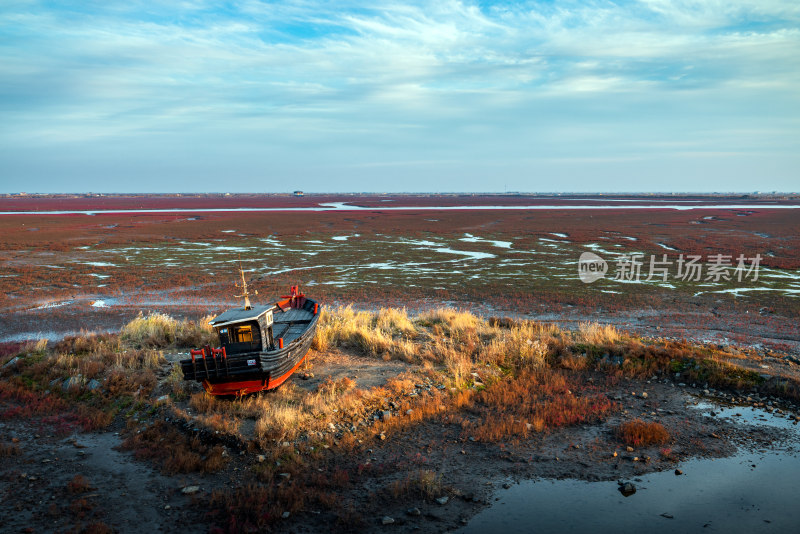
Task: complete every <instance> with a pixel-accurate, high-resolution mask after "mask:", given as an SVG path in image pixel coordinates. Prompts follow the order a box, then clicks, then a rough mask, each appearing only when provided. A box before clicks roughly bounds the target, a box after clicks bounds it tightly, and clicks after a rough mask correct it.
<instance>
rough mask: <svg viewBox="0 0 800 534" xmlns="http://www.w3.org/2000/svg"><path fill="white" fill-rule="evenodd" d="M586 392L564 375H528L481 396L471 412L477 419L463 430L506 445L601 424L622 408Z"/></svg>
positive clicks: (546, 372) (547, 372)
mask: <svg viewBox="0 0 800 534" xmlns="http://www.w3.org/2000/svg"><path fill="white" fill-rule="evenodd" d="M583 389H584V387H583V386H582V385H581V383H580V381H578V380H576V379H575V378H574V377H572V376H570V375H567V374H566V372H564V371H560V370H552V369H548V368H542V369H526V370H523V371H522V372H521V373H520V374H519V375H518V376H516V377H515V378H511V379H507V380H502V381H499V382H496V383H495V384H493V385H492V386H490V387H488V388H486V389H485V390H483V391H481V392H479V393H478V394H476V395H475V396H474V397H473V401H472V402H471V403H470V404H469V405H468V406H469V410H468V411H469V412H471V413H472V414H474V415H475V416H477V418H476V417H470V416H464V417H462V418H461V426H462V428H463V429H464V433H465V434H468V435H470V436H472V437H474V438H475V439H477V440H480V441H502V440H505V439H508V438H511V437H527V436H528V435H529V434H530V433H532V432H541V431H543V430H545V429H551V428H557V427H561V426H568V425H574V424H579V423H586V422H593V421H597V420H599V419H600V418H602V417H604V416H605V415H607V414H608V413H609V412H611V411H612V410H614V409H615V408H616V405H615V404H614V403H613V402H611V401H610V400H609V399H608V398H607V397H606V396H605V395H601V394H596V393H593V392H591V391H583Z"/></svg>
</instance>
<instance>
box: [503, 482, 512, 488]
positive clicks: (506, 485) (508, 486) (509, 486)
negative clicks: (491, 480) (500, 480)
mask: <svg viewBox="0 0 800 534" xmlns="http://www.w3.org/2000/svg"><path fill="white" fill-rule="evenodd" d="M510 488H511V484H509V483H508V482H506V483H505V484H503V489H510Z"/></svg>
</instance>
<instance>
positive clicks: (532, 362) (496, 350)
mask: <svg viewBox="0 0 800 534" xmlns="http://www.w3.org/2000/svg"><path fill="white" fill-rule="evenodd" d="M541 337H542V332H541V330H539V329H538V328H537V326H536V325H534V324H533V323H530V322H527V323H523V324H519V325H514V326H512V327H511V328H509V329H507V330H504V331H502V332H500V334H499V335H498V336H497V337H495V338H494V339H492V341H491V342H489V344H488V345H487V346H486V347H485V348H484V350H483V353H482V354H481V359H482V360H483V361H485V362H488V363H493V364H495V365H500V366H503V367H514V368H536V367H542V366H543V365H544V364H545V357H546V356H547V352H548V346H547V343H546V342H545V341H542V339H541Z"/></svg>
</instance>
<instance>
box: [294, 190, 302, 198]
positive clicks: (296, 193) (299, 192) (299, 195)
mask: <svg viewBox="0 0 800 534" xmlns="http://www.w3.org/2000/svg"><path fill="white" fill-rule="evenodd" d="M294 196H296V197H302V196H303V192H302V191H295V192H294Z"/></svg>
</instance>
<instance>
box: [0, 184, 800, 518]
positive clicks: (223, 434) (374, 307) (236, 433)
mask: <svg viewBox="0 0 800 534" xmlns="http://www.w3.org/2000/svg"><path fill="white" fill-rule="evenodd" d="M245 200H246V202H249V203H250V204H246V203H245V204H243V200H242V199H241V198H240V199H227V200H225V201H224V202H225V203H226V205H229V206H231V207H246V206H247V205H250V206H254V207H258V206H262V207H270V206H274V199H264V198H260V197H258V198H255V199H249V200H247V199H245ZM323 200H324V202H326V203H337V202H339V203H341V202H354V201H353V199H352V198H341V197H330V198H328V197H326V198H324V199H309V197H306V198H304V199H300V200H292V201H291V202H293V203H294V204H291V205H292V206H295V207H303V206H306V207H307V206H314V205H318V204H319V202H321V201H323ZM403 200H404V201H406V202H409V200H408V199H407V198H405V199H403ZM625 200H626V199H624V198H620V199H616V201H622V202H618V203H619V204H621V205H624V204H625V202H624V201H625ZM662 200H663V202H668V201H669V199H662ZM3 201H5V199H3ZM200 201H202V202H205V204H202V205H201V204H197V202H200ZM490 201H491V203H497V202H500V201H498V200H497V199H496V198H491V199H480V198H479V199H465V198H451V199H445V200H444V201H443V199H442V198H430V199H428V198H415V199H412V200H411V201H410V202H411V203H412V204H414V203H417V204H419V205H420V206H422V205H425V206H427V207H435V206H440V205H442V202H445V203H448V204H449V205H451V206H466V207H468V206H470V205H472V206H476V205H487V204H488V203H489V202H490ZM501 201H502V202H508V203H509V205H516V206H525V205H528V204H529V203H530V202H531V199H530V198H523V199H511V200H508V199H501ZM592 201H593V202H597V200H592ZM680 201H681V202H685V203H687V204H688V203H697V202H706V201H707V199H682V200H680ZM54 202H55V204H54V205H53V206H52V208H53V209H64V210H75V209H78V208H81V209H84V210H86V211H98V210H100V209H101V208H103V207H104V206H103V205H102V204H98V203H97V202H100V201H97V200H94V199H88V200H87V199H78V200H70V199H56V200H55V201H54ZM75 202H79V203H82V204H80V205H78V204H75ZM102 202H108V203H110V204H111V206H110V207H111V208H112V211H113V209H123V208H125V209H135V208H136V207H139V206H141V207H144V208H147V207H148V206H153V207H155V208H159V209H161V208H165V207H166V208H167V209H168V208H169V207H176V204H174V203H172V204H170V202H171V201H170V200H168V199H166V200H165V199H163V198H159V199H155V200H152V201H151V200H150V199H148V198H146V197H144V198H143V199H135V200H131V199H118V198H117V199H110V200H107V201H105V200H104V201H102ZM192 202H194V203H195V204H192ZM202 202H201V203H202ZM214 202H216V199H214V198H211V199H208V198H206V199H200V200H198V199H194V200H192V199H184V200H181V201H180V204H181V206H182V207H184V208H188V209H195V208H192V206H195V207H202V206H206V207H208V206H211V205H215V204H214ZM271 202H272V204H271ZM280 202H284V203H285V202H288V200H281V201H280ZM394 202H399V200H398V199H394V198H381V197H375V198H367V199H365V198H361V199H357V203H358V204H359V205H360V209H358V210H353V211H348V212H346V213H345V212H340V211H336V212H292V213H280V214H278V213H275V212H219V213H216V212H208V213H179V212H174V213H127V214H120V213H107V214H102V215H60V216H55V215H9V216H0V226H2V229H3V232H2V238H0V239H1V240H2V244H3V246H2V248H1V249H0V251H1V254H2V256H1V257H0V262H2V265H3V269H4V270H3V275H2V277H0V285H1V286H2V287H3V289H4V291H3V293H2V295H3V296H2V301H0V306H2V309H3V312H4V321H3V322H2V324H1V325H0V336H2V341H3V343H2V344H1V345H0V346H2V356H0V365H2V370H1V372H0V386H1V390H0V428H2V440H0V447H1V448H0V453H2V456H3V458H4V460H5V461H4V462H3V468H2V475H0V488H2V492H3V495H4V498H5V499H6V501H7V502H8V503H10V504H9V506H7V507H5V508H4V510H3V511H2V512H0V514H2V515H0V521H2V522H3V524H4V525H11V527H9V528H12V530H24V529H28V528H33V529H34V530H56V531H90V532H108V531H123V532H124V531H129V530H131V529H133V528H135V525H138V524H140V523H141V524H146V525H149V526H151V527H153V528H156V527H158V528H162V529H165V530H166V529H167V528H173V529H174V528H180V529H181V530H188V531H198V532H200V531H208V530H209V529H217V530H222V531H229V532H244V531H249V530H252V529H263V528H281V529H283V530H287V531H290V532H306V531H315V530H319V529H334V530H340V531H347V530H358V531H364V530H366V531H390V530H397V531H405V530H409V531H410V530H414V529H417V528H420V529H423V530H424V531H444V530H458V529H466V531H475V530H477V529H482V528H484V527H485V525H487V524H494V523H496V522H497V521H498V515H497V514H499V516H501V517H502V524H503V525H504V528H505V529H507V530H510V531H514V530H518V531H522V530H525V528H524V526H525V525H527V524H530V521H532V519H531V516H526V515H524V514H523V515H519V514H516V513H515V512H514V513H510V512H508V511H507V509H511V510H516V509H517V508H519V504H518V503H519V502H520V500H521V501H526V500H528V501H530V500H531V499H533V500H536V501H537V502H541V503H542V505H541V506H540V507H539V508H534V510H539V512H540V513H544V512H546V511H547V510H550V509H552V510H554V512H553V513H552V514H551V516H549V519H547V518H545V517H544V516H543V517H542V519H541V520H542V521H549V522H547V523H543V524H548V525H551V526H552V527H553V528H556V527H558V528H561V529H565V530H570V529H572V530H585V528H586V526H587V523H582V522H581V519H580V517H576V519H575V521H574V522H570V521H569V519H571V518H572V517H575V514H568V516H569V517H566V518H565V514H563V513H558V512H559V509H558V508H557V507H553V506H546V503H548V502H558V500H559V499H562V500H563V499H564V498H565V497H564V495H567V494H573V495H577V496H580V497H576V498H580V499H585V502H598V503H605V504H607V505H608V506H607V507H606V508H607V510H611V511H616V512H618V515H612V516H611V517H610V519H608V520H609V521H613V520H615V519H616V520H619V521H622V519H620V518H622V517H623V516H624V517H627V518H628V519H627V520H629V521H631V522H632V523H630V524H632V525H640V524H648V525H651V522H653V521H655V522H656V523H655V524H654V525H655V526H654V527H653V528H661V525H662V524H663V525H667V526H664V527H663V528H676V527H670V526H669V525H670V524H672V525H679V527H680V528H683V527H685V528H702V527H704V526H705V524H706V523H709V526H708V527H706V528H712V527H713V528H723V527H725V525H729V524H727V523H725V521H724V520H723V519H722V518H721V515H720V514H724V513H727V511H729V510H733V509H736V510H739V511H744V512H742V513H744V514H745V515H741V514H740V515H738V516H737V515H736V514H733V516H734V517H739V519H740V520H741V524H743V525H745V524H746V525H749V527H752V526H753V525H754V524H755V523H753V521H762V523H763V525H770V524H775V525H776V526H786V525H791V524H792V522H793V521H795V520H796V518H795V517H794V516H792V515H791V513H788V512H787V513H784V514H780V513H778V511H779V509H780V506H781V505H780V504H779V503H782V502H783V501H781V500H780V499H781V496H780V495H781V494H782V495H790V492H783V493H781V492H780V491H778V489H779V488H782V487H790V486H788V485H789V484H791V480H794V479H795V478H794V477H796V474H797V470H796V467H793V466H796V457H795V455H794V454H795V453H794V449H795V447H796V443H797V435H796V430H795V429H796V426H795V425H796V420H797V419H796V418H797V416H798V398H800V394H798V376H799V375H798V367H797V362H798V357H800V351H799V350H798V344H800V334H798V331H797V328H796V324H797V316H798V310H799V309H800V308H799V306H798V302H799V301H798V299H797V291H798V289H799V288H798V287H797V284H798V283H800V282H798V280H799V279H800V274H798V268H800V263H798V261H799V260H798V254H797V250H798V247H797V245H798V243H797V242H796V240H797V236H798V235H800V227H799V226H800V225H799V224H798V216H797V211H796V210H794V209H784V210H777V209H770V206H769V205H766V204H765V205H764V207H763V208H752V207H751V206H749V205H748V206H744V204H741V203H740V204H739V205H738V206H737V207H726V208H724V209H721V208H719V209H715V208H707V209H706V208H704V209H701V210H697V209H694V210H675V209H658V208H653V209H647V210H625V209H624V208H615V209H610V208H608V206H606V207H604V208H603V209H602V210H584V209H581V210H572V211H570V210H569V209H565V210H564V211H560V210H541V211H535V212H534V211H526V210H524V209H515V210H506V211H504V210H474V211H470V210H468V209H458V210H443V211H439V212H436V211H434V210H418V211H415V210H414V209H411V208H413V205H412V206H410V209H408V210H381V209H380V207H381V206H382V205H384V204H391V203H394ZM541 202H545V201H541ZM546 202H552V199H547V200H546ZM562 202H564V205H565V207H566V208H568V207H569V205H570V203H572V204H574V205H575V204H585V203H586V202H589V201H588V200H587V199H584V198H581V199H576V200H574V201H572V200H568V199H567V200H562ZM603 202H605V203H606V204H612V203H613V202H615V200H613V199H612V200H603ZM742 202H744V201H742ZM748 202H750V201H748ZM515 203H516V204H515ZM725 203H726V204H731V201H730V199H726V200H725ZM56 204H57V206H56ZM281 205H284V204H281ZM285 205H287V206H288V205H289V204H285ZM46 207H50V206H46ZM105 207H108V206H105ZM773 207H774V206H773ZM4 209H6V210H8V209H9V208H8V206H5V208H4ZM15 209H18V210H27V211H31V206H30V204H27V205H24V206H23V205H20V206H17V207H16V208H15ZM584 251H593V252H595V253H598V254H601V255H604V256H606V257H608V258H609V259H611V258H613V257H615V256H616V255H629V254H633V253H642V254H647V255H650V254H654V255H656V254H667V255H678V254H695V255H700V256H703V257H704V258H707V257H708V256H709V255H713V254H730V255H734V254H736V253H739V252H742V253H745V254H747V255H752V254H761V256H762V258H763V263H762V265H761V269H762V270H761V272H760V274H761V277H760V278H759V280H757V281H753V280H749V281H746V283H739V282H738V281H737V280H735V279H734V280H724V279H722V280H716V281H714V280H711V281H701V282H695V281H680V282H675V281H672V282H669V281H668V282H664V281H659V280H640V281H637V282H635V283H628V282H624V281H622V282H621V281H615V280H613V279H605V280H601V281H599V282H596V283H594V284H591V285H586V284H583V283H582V282H581V281H580V280H579V278H578V275H577V258H578V256H579V255H580V254H581V253H582V252H584ZM240 257H241V261H242V264H243V265H244V266H245V269H246V273H247V275H248V278H249V279H251V282H252V283H253V284H254V285H255V286H256V287H257V288H258V289H259V292H260V293H261V294H262V295H263V294H275V295H277V294H280V293H281V292H282V291H285V286H286V285H289V284H293V283H300V284H301V286H303V288H304V289H305V290H306V291H307V292H308V293H309V294H313V295H314V296H315V298H320V299H322V300H323V301H324V302H325V303H326V304H327V306H326V308H325V309H326V314H328V315H326V323H325V324H326V325H327V326H326V327H325V328H323V329H322V332H321V333H320V334H319V336H318V339H317V340H316V342H315V349H314V350H313V351H312V352H311V353H310V356H309V360H308V362H307V363H306V364H305V366H304V367H303V368H302V369H301V370H300V371H298V373H297V374H296V375H295V376H294V377H293V378H292V380H291V382H289V383H287V384H286V385H285V386H283V387H281V388H280V389H279V390H278V391H276V392H272V393H267V394H262V395H258V396H253V397H252V398H247V399H243V400H219V399H213V398H209V397H208V396H207V395H205V394H204V393H203V392H202V390H201V388H200V386H199V385H197V384H193V383H185V382H183V381H182V380H181V379H180V376H179V375H178V374H177V372H176V370H175V363H176V361H177V360H178V359H180V358H181V357H183V355H185V354H186V351H187V350H188V349H189V348H192V347H195V346H199V345H200V344H202V343H205V342H212V343H213V342H214V341H213V340H209V338H208V335H209V332H208V331H207V330H206V329H205V327H203V324H202V323H203V321H202V318H203V317H204V316H206V315H208V314H212V315H213V314H214V313H218V312H219V311H221V310H223V309H225V308H228V307H230V306H232V305H235V301H234V300H233V299H232V294H233V291H232V288H231V284H232V280H233V278H232V276H231V273H232V272H233V271H234V267H235V265H236V264H238V261H239V258H240ZM659 257H660V256H659ZM340 305H341V306H343V307H339V306H340ZM348 306H350V307H348ZM463 310H470V312H469V313H465V312H464V311H463ZM140 312H141V313H143V314H144V315H143V318H144V319H146V320H150V319H149V318H150V317H156V316H157V314H155V313H153V314H151V312H164V313H166V314H168V315H172V316H175V317H177V318H178V321H174V320H173V322H172V323H170V322H169V321H167V322H163V321H162V322H161V323H159V324H162V323H163V324H167V325H173V326H166V327H163V328H162V330H157V331H156V334H153V335H148V336H137V335H136V333H135V328H133V327H131V326H130V325H131V324H133V323H134V322H135V319H136V317H137V316H138V315H139V314H140ZM148 314H150V315H148ZM153 321H155V319H153ZM608 324H612V325H616V328H615V327H608V326H604V325H608ZM176 325H177V326H176ZM180 325H186V326H180ZM162 326H163V325H162ZM164 328H165V329H166V330H164ZM170 328H172V329H173V330H172V333H171V334H170V333H169V332H170V331H169V329H170ZM159 332H160V333H159ZM176 332H178V334H179V335H178V334H176ZM65 336H67V337H66V338H65ZM45 340H46V341H45ZM731 412H733V413H731ZM736 413H741V415H736ZM746 419H747V421H746V422H744V420H746ZM765 421H766V422H769V424H765ZM751 423H754V424H751ZM773 423H774V424H773ZM630 424H633V425H634V427H635V428H634V429H633V430H636V429H639V431H641V434H636V433H633V434H631V433H630V432H627V431H626V429H627V428H628V427H627V425H630ZM659 427H661V429H663V431H664V432H665V433H666V437H664V435H662V434H661V433H660V432H661V430H659ZM628 430H630V429H628ZM637 440H638V442H637ZM629 448H630V449H631V450H629ZM751 458H752V459H753V461H752V463H745V460H747V461H749V460H750V459H751ZM752 465H756V467H748V466H752ZM759 466H760V467H762V469H759ZM775 466H779V467H780V468H779V469H777V468H775ZM676 469H678V470H681V471H682V472H683V474H682V475H675V474H674V472H675V470H676ZM717 470H720V471H722V470H724V471H726V472H728V471H729V472H730V473H731V476H730V478H715V477H714V475H713V473H715V472H716V471H717ZM695 477H697V478H699V479H701V480H700V481H698V480H697V479H696V478H695ZM553 481H555V482H553ZM715 481H717V482H715ZM134 482H135V483H134ZM619 483H622V486H620V485H619ZM707 483H710V485H708V484H707ZM625 484H631V485H633V486H634V488H635V489H636V492H635V493H633V494H632V495H630V496H628V497H625V496H623V495H622V493H621V492H620V491H619V488H620V487H624V485H625ZM770 484H772V486H770ZM728 486H730V487H732V488H743V487H753V488H766V489H764V490H763V491H761V492H758V491H756V492H753V493H752V494H748V493H747V492H746V491H741V492H740V493H738V494H736V495H735V496H733V497H731V498H735V499H738V500H737V501H736V503H735V504H733V505H731V504H730V502H732V501H725V500H724V499H723V500H717V501H714V500H713V499H711V498H710V497H709V496H711V495H712V494H715V493H719V494H721V493H722V490H723V489H726V488H728ZM769 488H773V489H774V490H775V493H768V491H772V490H770V489H769ZM665 494H669V495H670V496H673V497H674V496H675V495H680V496H681V498H682V499H684V500H686V499H690V500H692V502H708V503H709V504H708V507H707V508H705V509H702V510H694V511H691V510H693V508H692V506H690V505H689V504H686V503H685V502H684V501H681V500H680V499H677V500H675V499H673V500H670V499H666V497H664V495H665ZM701 494H702V495H701ZM648 495H649V496H650V497H648ZM765 495H771V497H769V501H770V503H772V504H767V503H766V501H765V500H764V499H761V497H763V496H765ZM559 496H561V497H559ZM728 496H729V497H730V495H728ZM749 496H752V497H753V498H752V499H750V500H748V497H749ZM705 497H709V500H708V501H704V500H703V498H705ZM515 499H516V500H515ZM548 499H550V501H548ZM665 499H666V500H665ZM654 501H658V502H663V503H665V506H666V504H667V503H672V504H669V506H666V508H664V509H663V510H661V509H660V508H659V507H653V506H651V505H650V504H648V503H651V504H652V503H653V502H654ZM776 503H777V504H776ZM731 506H733V508H731ZM786 506H787V507H788V506H789V505H788V504H787V505H786ZM656 508H658V513H655V512H656V511H657V510H656ZM592 510H594V511H592ZM762 512H763V513H762ZM603 513H605V512H603ZM737 513H739V512H737ZM493 514H494V515H493ZM587 514H589V515H591V517H593V518H597V519H598V520H603V515H602V513H601V512H600V511H598V510H597V509H591V508H587ZM625 514H627V515H625ZM662 514H663V515H662ZM545 515H546V514H545ZM584 517H585V516H584ZM754 518H758V519H757V520H756V519H754ZM638 521H641V523H639V522H638ZM659 522H660V523H659ZM700 522H702V523H703V524H699V523H700ZM620 524H625V523H620ZM698 524H699V527H698V526H697V525H698ZM482 525H483V526H482ZM749 527H748V528H749ZM648 528H649V527H648Z"/></svg>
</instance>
